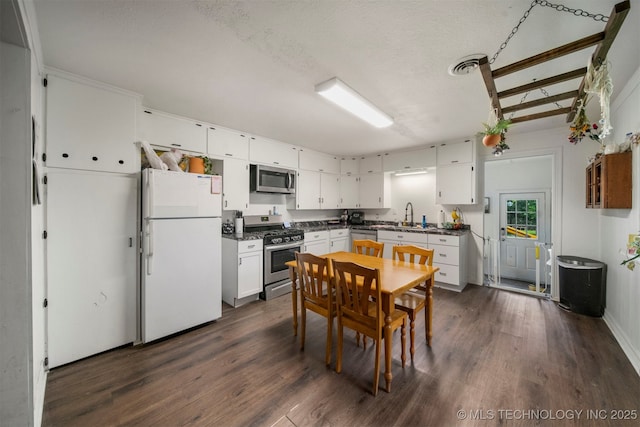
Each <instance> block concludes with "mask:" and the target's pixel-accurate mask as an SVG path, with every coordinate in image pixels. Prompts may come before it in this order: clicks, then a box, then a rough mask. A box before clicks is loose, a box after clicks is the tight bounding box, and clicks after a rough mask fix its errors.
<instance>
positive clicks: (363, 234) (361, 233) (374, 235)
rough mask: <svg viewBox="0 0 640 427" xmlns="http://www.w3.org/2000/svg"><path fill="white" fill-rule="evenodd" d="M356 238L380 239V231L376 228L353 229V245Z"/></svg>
mask: <svg viewBox="0 0 640 427" xmlns="http://www.w3.org/2000/svg"><path fill="white" fill-rule="evenodd" d="M354 240H373V241H377V240H378V232H377V231H376V230H357V229H353V228H352V229H351V246H353V241H354Z"/></svg>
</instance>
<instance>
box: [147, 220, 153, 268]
mask: <svg viewBox="0 0 640 427" xmlns="http://www.w3.org/2000/svg"><path fill="white" fill-rule="evenodd" d="M152 274H153V221H148V222H147V276H151V275H152Z"/></svg>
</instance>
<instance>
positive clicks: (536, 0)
mask: <svg viewBox="0 0 640 427" xmlns="http://www.w3.org/2000/svg"><path fill="white" fill-rule="evenodd" d="M536 5H540V6H543V7H550V8H553V9H555V10H557V11H558V12H568V13H572V14H574V15H575V16H582V17H585V18H592V19H593V20H594V21H601V22H607V21H608V20H609V17H608V16H604V15H603V14H601V13H596V14H594V13H589V12H587V11H585V10H582V9H572V8H569V7H566V6H564V5H562V4H553V3H549V2H548V1H546V0H533V1H532V2H531V6H529V9H527V10H526V11H525V12H524V14H523V15H522V18H520V20H519V21H518V24H517V25H516V26H515V27H513V29H512V30H511V33H509V35H508V36H507V38H506V40H505V41H504V42H502V44H501V45H500V48H499V49H498V51H497V52H496V53H495V54H494V55H493V57H492V58H491V59H490V60H489V64H493V63H494V62H495V60H496V58H497V57H498V55H500V52H502V51H503V50H504V48H505V47H507V45H508V44H509V42H510V41H511V38H513V36H515V35H516V33H517V32H518V30H519V29H520V25H522V23H524V21H526V20H527V18H528V17H529V14H530V13H531V10H532V9H533V8H534V7H535V6H536Z"/></svg>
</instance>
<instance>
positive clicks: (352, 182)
mask: <svg viewBox="0 0 640 427" xmlns="http://www.w3.org/2000/svg"><path fill="white" fill-rule="evenodd" d="M340 207H341V208H346V209H355V208H359V207H360V177H359V176H358V175H342V176H341V177H340Z"/></svg>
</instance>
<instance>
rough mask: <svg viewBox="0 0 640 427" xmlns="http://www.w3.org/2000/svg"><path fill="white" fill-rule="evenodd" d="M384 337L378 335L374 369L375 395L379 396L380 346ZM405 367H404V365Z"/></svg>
mask: <svg viewBox="0 0 640 427" xmlns="http://www.w3.org/2000/svg"><path fill="white" fill-rule="evenodd" d="M381 338H382V337H381V336H380V335H378V339H377V340H376V356H375V357H376V358H375V367H374V369H373V375H374V377H373V395H374V396H377V395H378V381H379V379H380V346H381V344H382V339H381ZM403 366H404V365H403Z"/></svg>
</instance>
